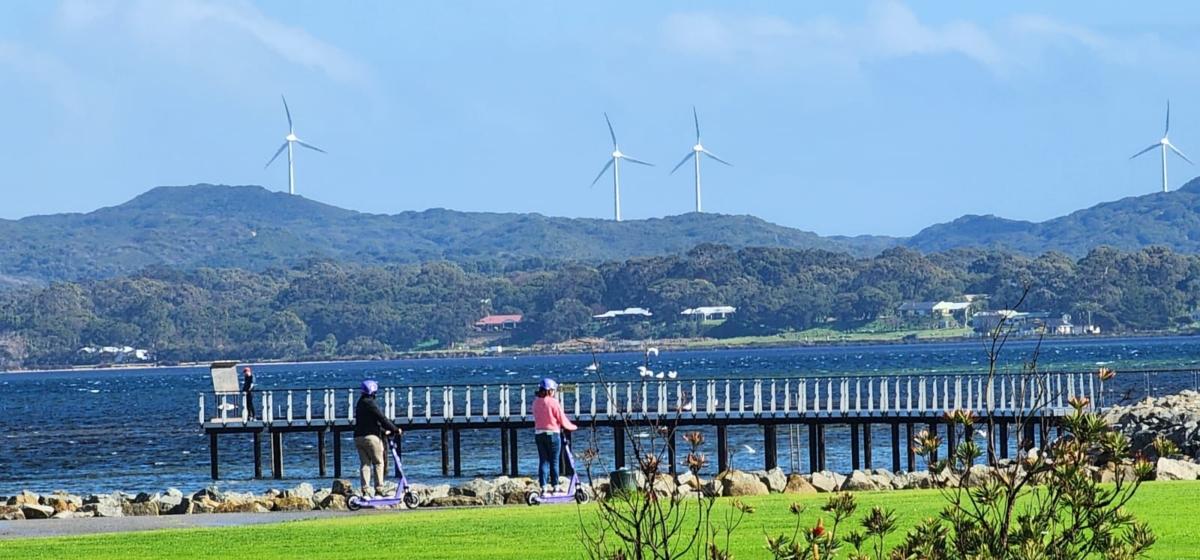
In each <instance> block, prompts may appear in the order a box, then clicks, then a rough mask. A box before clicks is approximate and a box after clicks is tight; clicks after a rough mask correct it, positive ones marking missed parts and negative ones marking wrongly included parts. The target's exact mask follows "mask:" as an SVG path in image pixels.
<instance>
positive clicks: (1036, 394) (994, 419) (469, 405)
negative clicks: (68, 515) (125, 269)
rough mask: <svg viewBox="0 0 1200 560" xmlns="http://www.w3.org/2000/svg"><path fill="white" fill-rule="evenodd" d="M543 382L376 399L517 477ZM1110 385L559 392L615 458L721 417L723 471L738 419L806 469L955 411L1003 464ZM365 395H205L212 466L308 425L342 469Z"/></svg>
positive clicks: (792, 381) (670, 384)
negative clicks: (240, 448)
mask: <svg viewBox="0 0 1200 560" xmlns="http://www.w3.org/2000/svg"><path fill="white" fill-rule="evenodd" d="M1137 373H1142V374H1144V375H1145V379H1146V384H1145V394H1150V393H1151V392H1152V391H1151V384H1150V379H1151V374H1152V373H1154V374H1157V373H1183V370H1157V371H1149V370H1139V371H1138V372H1127V373H1125V374H1123V377H1124V379H1123V381H1125V383H1124V384H1127V385H1130V386H1132V387H1134V388H1136V389H1137V392H1138V393H1141V392H1142V391H1141V389H1142V388H1141V383H1139V382H1138V381H1139V380H1140V376H1137V375H1136V374H1137ZM1130 374H1133V376H1131V375H1130ZM1180 377H1186V379H1187V385H1191V384H1192V382H1193V381H1194V379H1195V377H1196V372H1193V371H1191V370H1187V372H1186V375H1182V376H1180ZM1156 379H1157V378H1156ZM1156 385H1160V384H1158V383H1157V382H1156ZM1164 388H1168V387H1164ZM535 389H536V387H535V386H534V385H532V384H529V385H524V384H496V385H437V386H401V387H384V388H381V389H380V392H379V397H378V398H379V403H380V406H381V407H382V408H383V409H384V411H385V413H386V414H387V415H388V416H389V417H390V418H392V419H393V420H394V422H395V423H396V425H398V426H400V427H401V428H403V429H404V430H406V431H407V432H412V431H420V430H438V431H440V432H441V458H442V461H441V462H442V473H443V475H446V476H449V475H451V474H453V475H454V476H461V474H462V445H461V433H462V431H463V430H496V433H497V436H498V437H497V442H498V446H497V447H498V451H499V453H498V457H497V459H498V466H499V467H500V469H499V470H500V473H501V474H508V475H516V474H517V471H518V460H517V459H518V457H519V456H520V450H519V444H520V442H521V441H522V440H527V441H526V443H528V442H532V436H531V435H527V436H525V437H520V436H519V434H520V433H522V431H524V432H526V433H527V434H531V430H532V428H533V416H532V413H531V410H530V406H531V405H532V401H533V396H534V392H535ZM1111 393H1112V390H1111V388H1110V390H1109V391H1108V392H1107V393H1106V392H1105V387H1104V384H1103V382H1102V381H1100V380H1098V379H1097V376H1096V375H1095V373H1094V372H1046V373H1038V374H1036V375H1028V374H1000V375H997V376H995V377H993V378H992V379H991V380H990V381H989V379H988V376H987V375H985V374H953V373H950V374H943V373H928V374H897V375H885V376H878V375H876V376H838V377H831V376H809V377H778V378H753V379H751V378H707V379H687V380H683V379H680V380H657V379H643V380H639V381H619V382H609V383H601V382H587V383H575V384H570V383H564V384H563V387H562V390H561V392H560V398H561V399H562V401H563V404H564V407H565V409H566V410H567V411H568V412H569V413H570V414H571V415H572V417H573V418H574V419H575V421H576V423H578V424H580V426H582V427H588V428H593V429H599V430H602V431H603V430H607V431H608V432H609V433H611V436H612V438H613V461H614V463H615V466H617V467H620V466H626V465H627V464H628V461H627V459H628V458H627V457H626V452H627V451H626V450H627V445H626V438H627V433H626V432H627V430H629V429H631V428H636V427H645V426H649V427H668V428H672V429H671V430H668V433H669V434H670V436H669V438H668V441H667V448H668V455H669V457H668V458H669V464H670V465H671V466H670V468H671V471H672V472H675V470H676V469H677V468H678V465H679V461H678V460H677V458H676V457H675V441H674V440H675V430H674V428H684V427H691V426H709V427H714V428H715V430H716V435H717V437H716V440H717V441H716V447H717V450H716V451H717V453H716V459H717V466H718V469H719V470H722V471H723V470H726V469H727V468H728V467H729V460H730V450H729V442H728V429H729V428H730V427H732V426H756V427H758V428H760V429H761V430H762V438H763V439H762V442H763V445H762V450H763V451H762V458H763V467H764V468H766V469H771V468H774V467H776V466H778V462H779V461H778V458H779V447H780V446H779V431H780V429H781V428H783V429H786V430H788V434H789V443H790V444H791V445H789V449H791V451H792V452H794V453H795V455H794V456H793V459H794V464H795V465H797V466H798V467H802V463H803V462H802V461H800V459H801V457H800V455H802V454H801V453H800V451H799V450H796V449H794V446H795V444H796V442H798V441H799V436H798V434H799V433H801V432H802V431H803V430H807V432H808V438H807V439H808V454H807V455H808V461H807V469H803V468H800V469H798V470H802V471H803V470H807V471H819V470H825V468H826V455H827V450H828V445H829V442H828V441H827V440H826V438H825V433H826V430H827V428H829V427H830V426H847V427H849V433H850V437H849V442H848V443H849V446H850V455H851V466H852V467H853V468H855V469H858V468H862V467H866V468H871V467H872V461H873V456H872V455H873V454H872V450H873V449H875V445H876V443H875V442H873V441H872V433H873V431H874V430H873V429H872V428H875V427H879V426H887V427H888V428H890V436H891V437H890V438H889V439H890V441H888V442H887V444H888V445H890V447H891V463H892V464H891V468H892V470H893V471H899V470H901V469H902V467H907V469H906V470H908V471H912V470H915V467H916V460H915V456H914V453H913V451H912V441H913V437H914V430H917V429H926V427H927V429H928V430H930V431H931V432H934V433H936V431H937V430H939V429H945V430H946V435H947V437H946V438H945V439H946V443H947V450H948V451H949V452H953V449H954V446H955V444H956V442H955V440H954V438H955V433H954V431H953V430H949V429H947V428H948V423H947V421H946V419H945V418H944V415H945V414H946V412H947V411H951V410H971V411H973V412H974V413H975V415H976V416H977V417H978V418H979V423H978V424H977V425H978V426H984V427H986V428H987V430H988V433H987V434H985V435H984V437H987V438H993V441H995V442H996V445H995V446H994V447H995V449H996V450H997V453H998V454H999V457H998V458H997V457H991V456H989V457H987V460H988V461H989V462H992V461H996V460H997V459H1003V458H1007V457H1008V456H1009V453H1010V449H1012V448H1014V447H1013V446H1016V445H1020V446H1024V447H1026V448H1033V447H1035V446H1040V445H1041V443H1038V442H1044V441H1046V439H1047V436H1048V433H1049V430H1050V429H1052V428H1056V427H1057V428H1058V429H1061V426H1060V425H1059V423H1060V418H1061V417H1062V416H1064V415H1066V414H1067V413H1068V412H1069V411H1070V405H1069V404H1068V403H1069V401H1070V400H1071V399H1072V398H1076V397H1081V398H1087V399H1089V401H1090V402H1091V403H1093V405H1094V406H1101V405H1102V404H1103V399H1102V398H1101V397H1103V396H1104V395H1105V394H1111ZM357 397H358V391H357V389H352V388H344V387H343V388H328V387H323V388H300V389H273V390H266V391H261V392H257V393H255V398H256V399H261V405H260V406H259V407H257V408H258V410H259V411H261V415H262V416H261V417H260V418H258V419H254V418H249V417H247V416H246V413H245V407H244V406H242V404H244V403H242V402H241V401H242V399H244V398H245V395H243V394H241V393H237V392H204V393H201V394H200V395H199V399H198V417H197V419H198V421H199V423H200V425H201V427H202V428H203V430H204V431H205V433H206V434H207V435H208V438H209V450H210V460H211V474H212V478H213V479H217V478H218V477H219V474H220V457H219V455H218V438H219V437H222V436H229V435H239V434H242V435H244V434H249V435H250V436H251V437H253V440H254V442H253V455H254V474H255V477H262V473H263V469H262V445H261V439H262V437H263V436H264V435H265V436H266V437H267V438H268V439H269V442H270V445H269V457H270V461H271V476H273V477H274V478H282V477H283V471H284V446H283V440H284V437H285V436H287V437H298V436H299V435H300V434H310V437H315V438H316V440H317V445H316V450H317V455H318V469H319V474H320V476H327V474H326V471H327V469H326V462H327V455H328V454H327V452H326V440H327V438H328V437H332V440H333V463H334V464H333V476H335V477H340V476H341V474H342V465H341V458H342V449H341V448H342V440H343V438H344V434H345V432H348V431H351V432H352V430H353V427H354V403H355V400H356V399H357ZM989 418H990V420H991V422H988V420H989ZM1021 420H1025V422H1023V425H1024V426H1025V429H1026V433H1024V434H1015V437H1010V434H1009V430H1010V427H1011V426H1014V425H1017V424H1018V422H1020V421H1021ZM914 426H915V428H914ZM993 429H994V432H993ZM1039 436H1040V437H1039ZM1010 444H1011V445H1010ZM988 447H991V446H988Z"/></svg>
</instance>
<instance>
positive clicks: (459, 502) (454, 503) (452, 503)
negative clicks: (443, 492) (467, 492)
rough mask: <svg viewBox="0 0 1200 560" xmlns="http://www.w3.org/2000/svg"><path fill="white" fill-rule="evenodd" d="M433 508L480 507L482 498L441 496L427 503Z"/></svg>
mask: <svg viewBox="0 0 1200 560" xmlns="http://www.w3.org/2000/svg"><path fill="white" fill-rule="evenodd" d="M429 505H430V506H433V507H470V506H482V505H484V504H483V498H479V497H477V496H441V497H437V498H433V499H432V500H430V501H429Z"/></svg>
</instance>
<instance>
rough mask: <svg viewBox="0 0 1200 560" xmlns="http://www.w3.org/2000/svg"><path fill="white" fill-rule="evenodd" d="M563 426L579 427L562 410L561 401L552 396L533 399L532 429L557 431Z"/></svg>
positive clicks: (568, 427)
mask: <svg viewBox="0 0 1200 560" xmlns="http://www.w3.org/2000/svg"><path fill="white" fill-rule="evenodd" d="M563 428H566V429H568V430H577V429H579V427H578V426H576V425H575V424H574V423H573V422H571V420H570V419H568V418H567V414H566V413H565V412H563V409H562V403H560V402H558V399H556V398H554V397H538V398H536V399H533V429H534V430H535V431H539V432H541V431H549V432H559V431H562V429H563Z"/></svg>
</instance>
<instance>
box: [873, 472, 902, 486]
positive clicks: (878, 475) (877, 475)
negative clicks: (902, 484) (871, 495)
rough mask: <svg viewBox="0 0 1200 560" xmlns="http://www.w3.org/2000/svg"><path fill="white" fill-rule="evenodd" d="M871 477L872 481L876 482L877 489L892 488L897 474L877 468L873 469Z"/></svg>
mask: <svg viewBox="0 0 1200 560" xmlns="http://www.w3.org/2000/svg"><path fill="white" fill-rule="evenodd" d="M870 478H871V482H874V483H875V488H876V489H877V490H891V489H892V487H893V486H892V481H893V480H894V479H895V478H896V475H894V474H892V472H891V471H889V470H887V469H875V470H873V471H871V474H870Z"/></svg>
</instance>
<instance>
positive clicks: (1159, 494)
mask: <svg viewBox="0 0 1200 560" xmlns="http://www.w3.org/2000/svg"><path fill="white" fill-rule="evenodd" d="M858 497H859V514H860V515H861V514H863V513H865V512H866V510H867V509H869V508H870V506H873V505H881V506H884V507H888V508H893V509H895V510H896V512H897V514H898V517H899V519H900V526H901V527H902V528H903V529H904V530H905V531H906V530H907V528H909V527H911V526H912V525H914V524H915V523H916V522H917V521H918V520H919V519H921V518H922V517H926V516H930V515H933V514H935V513H936V512H937V510H938V509H939V507H940V503H939V494H938V493H937V492H936V491H907V492H880V493H864V494H859V495H858ZM825 499H826V496H825V495H818V496H812V497H804V498H802V499H799V500H797V499H796V498H795V497H793V496H781V495H775V496H769V497H762V498H753V499H747V500H745V501H746V502H747V503H749V504H752V505H754V506H755V507H756V508H757V511H756V512H755V513H754V514H753V515H750V516H748V517H747V518H746V519H745V521H744V522H743V524H742V526H741V528H740V530H739V531H738V532H737V533H736V534H735V536H734V546H733V548H734V552H735V557H737V558H740V559H751V558H763V557H764V556H765V554H766V553H765V550H764V549H763V535H764V532H766V533H770V534H775V533H779V532H782V531H785V530H787V531H790V528H791V524H792V523H793V520H794V518H793V517H792V515H791V514H790V513H789V512H788V505H789V504H790V503H792V502H793V501H799V502H801V503H804V504H806V505H807V506H808V510H807V511H806V512H805V513H804V514H803V515H802V518H803V520H804V523H805V524H809V525H811V524H812V523H814V522H815V520H816V518H817V517H818V516H819V515H820V514H821V513H822V512H820V505H821V504H823V503H824V502H825ZM727 502H728V500H722V501H721V502H720V503H718V505H717V508H718V510H719V511H723V509H724V508H727V507H728V503H727ZM1132 509H1133V511H1134V512H1135V513H1136V514H1137V515H1138V516H1139V517H1140V518H1141V519H1143V520H1145V521H1147V522H1149V523H1150V525H1151V527H1152V528H1153V529H1154V531H1155V533H1156V534H1157V535H1158V537H1159V542H1158V544H1157V545H1156V546H1155V548H1154V549H1153V551H1152V552H1153V554H1152V557H1153V558H1171V559H1175V558H1200V482H1156V483H1150V484H1147V485H1145V486H1143V488H1142V491H1141V492H1140V493H1139V494H1138V496H1137V497H1136V498H1135V500H1134V502H1133V504H1132ZM592 515H593V510H592V509H591V507H583V508H577V507H575V506H573V505H570V506H561V505H560V506H541V507H536V508H530V507H526V506H510V507H497V508H481V509H458V510H418V511H410V512H397V513H394V514H385V515H361V516H347V517H340V518H336V519H324V520H313V521H297V522H289V523H278V524H271V525H256V526H246V527H232V528H220V529H188V530H167V531H151V532H142V533H116V534H104V535H93V536H80V537H61V538H48V539H24V540H8V541H0V558H21V559H23V560H29V559H35V558H55V559H57V558H89V559H104V558H113V559H121V560H129V559H135V558H172V559H177V558H253V559H270V558H329V559H339V560H341V559H347V558H373V559H375V558H406V559H435V558H445V559H453V560H470V559H476V558H477V559H488V560H495V559H513V560H522V559H543V558H544V559H560V558H580V557H581V554H580V552H579V547H578V545H577V534H578V531H579V522H580V517H583V518H584V519H591V518H592ZM856 517H858V516H856ZM54 522H55V521H42V523H54ZM897 538H898V537H897Z"/></svg>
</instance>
